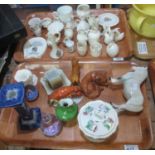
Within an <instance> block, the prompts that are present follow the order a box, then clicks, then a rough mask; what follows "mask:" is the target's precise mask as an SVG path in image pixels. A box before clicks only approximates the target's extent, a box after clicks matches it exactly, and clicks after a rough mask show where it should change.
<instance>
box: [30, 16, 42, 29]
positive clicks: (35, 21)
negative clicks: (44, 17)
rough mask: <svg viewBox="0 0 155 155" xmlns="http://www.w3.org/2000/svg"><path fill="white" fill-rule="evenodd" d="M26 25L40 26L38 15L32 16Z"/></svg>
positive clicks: (31, 26)
mask: <svg viewBox="0 0 155 155" xmlns="http://www.w3.org/2000/svg"><path fill="white" fill-rule="evenodd" d="M28 25H29V27H30V29H31V28H34V27H36V26H41V19H40V18H39V17H33V18H31V19H30V20H29V21H28Z"/></svg>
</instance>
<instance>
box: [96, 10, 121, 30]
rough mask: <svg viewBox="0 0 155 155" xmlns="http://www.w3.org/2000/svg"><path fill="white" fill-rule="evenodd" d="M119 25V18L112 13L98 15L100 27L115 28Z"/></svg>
mask: <svg viewBox="0 0 155 155" xmlns="http://www.w3.org/2000/svg"><path fill="white" fill-rule="evenodd" d="M118 23H119V18H118V16H116V15H115V14H113V13H103V14H101V15H99V24H100V25H102V26H110V27H112V26H115V25H117V24H118Z"/></svg>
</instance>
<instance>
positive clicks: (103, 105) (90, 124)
mask: <svg viewBox="0 0 155 155" xmlns="http://www.w3.org/2000/svg"><path fill="white" fill-rule="evenodd" d="M78 124H79V128H80V130H81V131H82V132H83V134H84V136H85V137H86V138H87V139H88V140H90V141H92V142H104V141H106V140H107V139H108V138H110V137H111V136H112V135H113V134H114V133H115V132H116V131H117V127H118V125H119V120H118V115H117V112H116V111H115V109H114V108H113V107H112V106H111V105H110V104H109V103H107V102H104V101H101V100H96V101H90V102H88V103H87V104H85V105H84V106H83V107H82V108H81V109H80V112H79V114H78Z"/></svg>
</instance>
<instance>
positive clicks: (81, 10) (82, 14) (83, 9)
mask: <svg viewBox="0 0 155 155" xmlns="http://www.w3.org/2000/svg"><path fill="white" fill-rule="evenodd" d="M76 13H77V16H78V17H79V18H80V19H86V18H87V17H89V15H90V6H89V5H88V4H80V5H78V6H77V10H76Z"/></svg>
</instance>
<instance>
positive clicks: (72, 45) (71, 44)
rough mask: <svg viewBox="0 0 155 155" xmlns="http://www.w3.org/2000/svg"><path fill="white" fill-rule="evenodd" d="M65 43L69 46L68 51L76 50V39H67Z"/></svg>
mask: <svg viewBox="0 0 155 155" xmlns="http://www.w3.org/2000/svg"><path fill="white" fill-rule="evenodd" d="M64 44H65V46H66V47H67V48H68V52H74V41H73V40H71V39H65V40H64Z"/></svg>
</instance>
